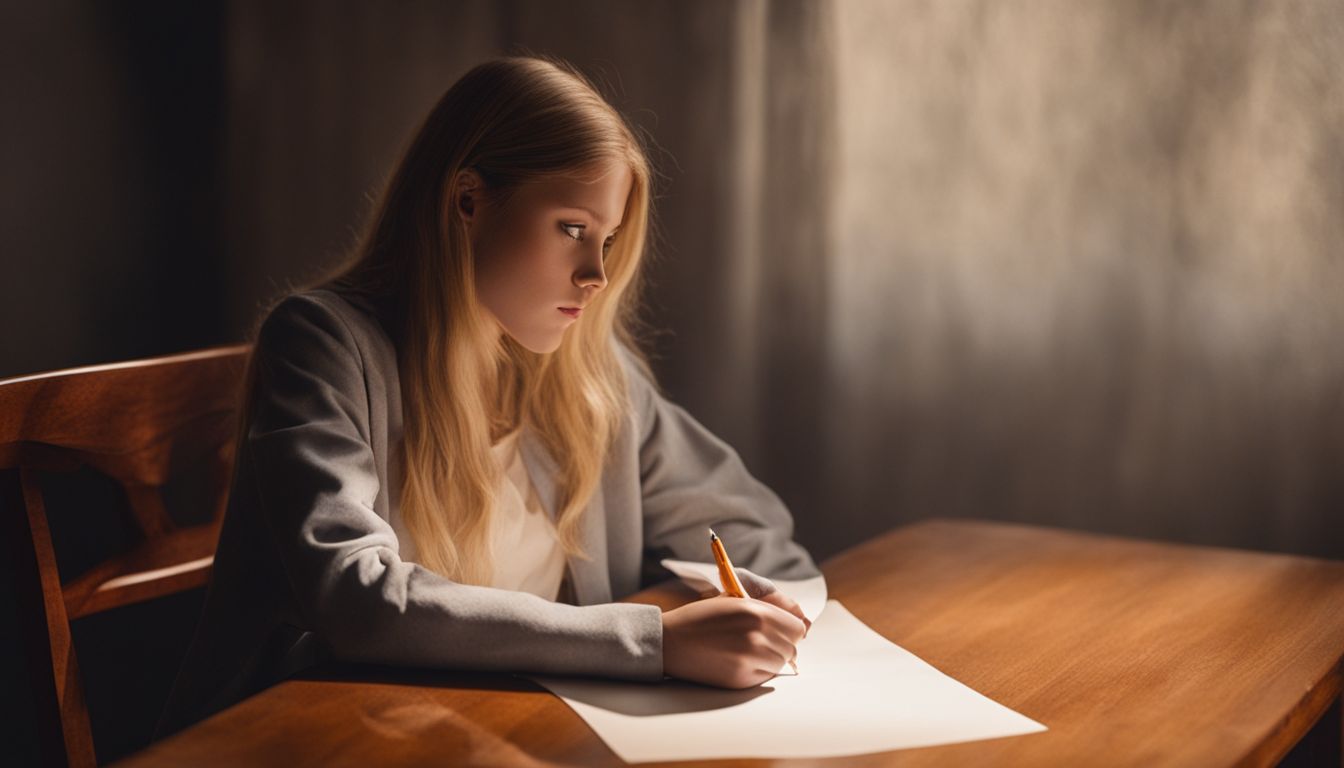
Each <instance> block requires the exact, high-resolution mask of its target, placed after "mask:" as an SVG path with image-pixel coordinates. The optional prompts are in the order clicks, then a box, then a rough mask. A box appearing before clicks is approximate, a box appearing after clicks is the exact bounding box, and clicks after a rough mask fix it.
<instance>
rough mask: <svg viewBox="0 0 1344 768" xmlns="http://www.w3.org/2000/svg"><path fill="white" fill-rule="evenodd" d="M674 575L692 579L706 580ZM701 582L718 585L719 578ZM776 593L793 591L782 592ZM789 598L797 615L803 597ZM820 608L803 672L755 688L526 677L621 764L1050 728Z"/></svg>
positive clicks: (799, 753)
mask: <svg viewBox="0 0 1344 768" xmlns="http://www.w3.org/2000/svg"><path fill="white" fill-rule="evenodd" d="M665 564H666V563H665ZM691 565H693V566H700V565H703V564H691ZM669 567H671V566H669ZM709 567H710V568H711V569H713V568H714V566H713V565H712V564H710V565H709ZM674 570H675V569H674ZM678 573H679V575H682V576H683V578H686V579H687V580H688V581H690V580H692V579H696V578H701V577H702V576H704V575H705V574H703V573H699V574H697V573H691V574H689V576H687V575H683V574H681V573H680V572H678ZM704 581H708V582H709V583H710V584H714V583H716V582H717V570H714V571H713V581H709V579H704ZM813 581H816V580H815V579H809V580H808V582H813ZM775 583H776V584H777V585H779V587H780V589H784V590H785V591H786V592H788V591H789V590H788V589H786V587H785V584H786V582H779V581H776V582H775ZM800 583H806V582H800ZM693 586H703V585H695V584H693ZM809 588H811V589H814V590H815V588H816V585H815V584H813V585H810V587H809ZM821 589H822V590H824V589H825V583H824V581H823V582H822V584H821ZM822 594H823V600H824V591H823V593H822ZM790 596H791V597H793V598H794V599H795V600H798V602H799V604H800V605H803V600H802V597H804V596H805V595H799V594H794V593H791V592H790ZM822 606H823V609H818V615H816V616H814V615H813V614H811V613H810V612H809V610H808V607H804V609H803V610H804V613H806V614H807V615H808V617H809V618H811V619H812V621H813V624H812V628H811V630H810V631H809V632H808V635H807V637H806V638H804V639H803V641H802V642H801V643H799V644H798V669H799V673H798V674H797V675H787V674H786V675H779V676H776V677H775V678H773V679H771V680H769V681H767V682H765V683H764V684H762V685H760V686H757V687H755V688H749V689H747V690H743V691H733V690H726V689H722V688H713V687H709V686H703V685H697V684H694V683H687V682H683V681H679V680H671V679H667V680H664V681H663V682H661V683H648V684H642V683H625V682H619V681H610V680H596V679H583V678H566V677H535V676H534V677H531V678H530V679H532V680H535V681H536V682H537V683H539V684H540V685H542V686H545V687H546V688H547V689H549V690H550V691H551V692H552V693H554V694H555V695H557V696H559V697H561V698H562V699H563V700H564V702H565V703H566V704H568V705H569V706H570V707H571V708H572V709H573V710H574V711H575V712H576V713H577V714H578V715H579V716H580V717H582V718H583V719H584V721H585V722H587V723H588V725H589V726H590V727H591V728H592V729H593V730H594V731H595V732H596V733H597V735H598V736H599V737H601V739H602V740H603V741H604V742H606V744H607V746H608V747H610V748H611V750H612V751H613V752H615V753H616V754H617V755H618V756H620V757H621V759H623V760H625V761H626V762H629V763H645V762H653V761H663V760H711V759H723V758H788V757H797V758H819V757H838V756H845V755H859V754H866V753H870V752H885V751H888V750H893V749H905V748H909V747H928V746H934V745H938V744H953V743H957V742H963V741H975V740H977V739H992V738H999V737H1004V736H1016V735H1021V734H1027V733H1037V732H1040V731H1044V730H1046V728H1045V726H1044V725H1041V724H1040V723H1038V722H1036V721H1034V720H1031V719H1030V718H1027V717H1025V716H1023V715H1020V714H1018V713H1016V712H1014V711H1013V710H1011V709H1008V708H1007V707H1004V706H1002V705H1001V704H998V703H997V702H994V701H992V700H990V699H988V698H986V697H985V696H982V695H980V694H979V693H976V692H975V691H973V690H971V689H970V688H967V687H966V686H964V685H962V684H961V683H959V682H957V681H956V680H953V679H952V678H950V677H948V676H947V675H944V674H943V673H941V672H939V671H938V670H937V669H934V668H933V667H932V666H930V665H929V664H927V663H925V662H924V661H922V660H921V659H919V658H918V657H917V656H915V655H914V654H912V653H910V652H909V651H906V650H905V649H903V648H901V647H900V646H898V645H896V644H894V643H892V642H890V641H889V640H887V639H886V638H884V637H882V636H881V635H879V634H878V633H876V632H874V631H873V630H872V629H870V628H869V627H868V626H867V625H865V624H864V623H863V622H861V621H859V620H858V619H857V618H855V617H854V616H853V615H852V614H851V613H850V612H849V611H848V610H847V609H846V608H845V607H844V606H843V605H841V604H840V603H839V602H838V601H835V600H830V601H828V602H823V603H822Z"/></svg>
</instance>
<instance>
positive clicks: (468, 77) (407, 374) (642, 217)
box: [323, 56, 652, 584]
mask: <svg viewBox="0 0 1344 768" xmlns="http://www.w3.org/2000/svg"><path fill="white" fill-rule="evenodd" d="M612 159H619V160H622V161H624V162H625V163H627V164H628V165H629V167H630V170H631V175H632V179H633V180H632V186H631V190H630V194H629V197H628V199H627V203H626V210H625V215H624V218H623V220H622V227H621V232H620V235H619V236H617V237H616V239H615V241H614V242H613V244H612V248H611V250H610V252H609V253H608V256H607V258H606V260H605V262H604V265H603V266H604V269H605V271H606V273H607V285H606V287H605V289H604V290H602V291H599V292H598V293H597V294H596V296H595V297H594V299H593V300H592V301H591V303H590V304H589V305H588V306H587V307H586V308H585V309H584V314H583V321H582V324H580V325H575V326H573V327H572V328H571V329H570V331H569V332H567V333H566V335H565V337H564V340H563V341H562V342H561V344H560V346H559V348H558V349H556V350H555V351H554V352H552V353H550V354H538V353H534V352H531V351H529V350H527V349H526V348H524V347H522V346H521V345H520V344H518V343H517V342H516V341H514V340H513V339H511V338H510V337H509V336H508V335H507V334H503V335H501V334H499V333H498V331H497V330H496V329H495V328H494V327H493V326H492V324H491V321H490V320H488V319H484V317H483V313H482V312H481V311H480V309H479V304H478V301H477V298H476V293H475V279H474V264H473V257H472V253H471V245H470V242H469V240H468V237H467V233H466V230H465V227H464V225H463V222H462V220H461V218H460V217H459V216H458V215H456V214H455V207H454V199H453V198H454V184H455V180H456V179H457V177H458V175H459V173H460V172H461V171H463V170H465V169H474V170H475V171H476V172H477V173H479V174H480V176H481V178H482V179H483V180H484V182H485V186H486V190H487V193H488V194H490V195H491V196H492V198H493V197H500V198H503V197H507V196H508V194H510V192H511V191H512V190H514V189H516V188H517V187H518V185H520V184H523V183H526V182H529V181H533V180H537V179H542V178H548V177H555V176H573V175H576V174H580V173H584V172H586V170H587V169H591V168H594V167H595V166H597V165H598V164H600V163H601V162H603V161H610V160H612ZM650 177H651V169H650V166H649V163H648V160H647V155H646V154H645V151H644V149H643V147H642V145H641V143H640V141H639V139H638V138H637V136H636V134H635V133H634V131H633V130H632V129H631V127H630V126H629V125H628V124H627V123H626V121H625V120H624V119H623V118H622V117H621V115H620V114H619V113H618V112H617V111H616V110H615V109H614V108H613V107H612V106H611V105H610V104H608V103H607V101H606V100H605V99H603V97H602V96H601V95H600V94H599V93H598V91H597V89H596V88H595V87H594V86H593V84H592V83H591V82H590V81H589V80H587V78H585V77H584V76H583V75H582V74H581V73H579V72H578V71H577V70H575V69H574V68H573V67H571V66H569V65H568V64H566V63H564V62H563V61H560V60H558V59H543V58H537V57H532V56H511V57H505V58H499V59H494V60H491V61H487V62H485V63H483V64H480V65H478V66H476V67H474V68H473V69H471V70H470V71H469V72H467V73H466V74H465V75H463V76H462V78H461V79H459V80H458V81H457V82H456V83H455V84H454V85H453V86H452V87H451V88H449V89H448V91H447V92H446V93H445V94H444V95H443V97H442V98H441V99H440V100H439V102H438V104H437V105H436V106H435V107H434V109H433V110H432V111H431V112H430V113H429V115H428V116H427V117H426V118H425V121H424V123H423V124H422V125H421V126H420V128H419V129H418V131H417V132H416V134H415V136H414V138H413V139H412V141H411V143H410V146H409V147H408V148H407V150H406V152H405V154H404V156H403V157H402V159H401V161H400V163H399V164H398V166H397V168H396V170H395V171H394V172H393V174H392V176H391V178H390V179H389V181H388V183H387V186H386V188H385V190H384V191H383V193H382V195H381V197H380V198H379V200H378V201H377V203H376V204H375V206H374V208H373V211H372V215H371V217H370V219H369V221H368V223H367V225H366V227H365V229H364V231H363V234H362V236H361V237H360V239H359V241H358V243H357V245H356V247H355V249H354V251H353V252H352V254H351V258H350V259H349V261H348V262H347V263H345V264H344V265H342V266H341V267H339V268H338V269H337V270H336V272H335V274H334V275H333V276H330V277H328V278H327V279H326V280H325V281H323V282H324V283H326V284H327V285H328V286H329V287H331V288H333V289H335V290H338V291H341V292H345V293H349V294H353V295H356V296H359V297H361V298H363V299H365V300H366V301H368V302H369V303H370V304H372V305H373V306H374V307H375V308H377V310H378V313H379V315H380V317H381V318H383V321H384V324H385V326H386V327H387V330H388V332H389V335H391V336H392V338H393V340H394V342H395V344H396V346H397V358H398V367H399V371H400V380H401V394H402V411H403V417H404V418H403V425H404V426H403V429H404V439H403V445H402V450H403V454H402V458H403V460H402V462H401V465H402V467H403V468H404V471H405V476H404V480H403V485H402V493H401V500H400V513H401V516H402V519H403V521H404V522H405V526H406V529H407V530H408V531H409V532H410V534H411V536H412V537H413V539H414V541H415V545H416V549H417V551H418V558H417V560H418V562H420V563H421V564H422V565H423V566H425V567H426V568H429V569H430V570H433V571H435V572H437V573H439V574H441V575H443V576H445V577H447V578H450V579H453V580H454V581H458V582H461V583H470V584H487V583H488V582H489V579H490V577H491V574H492V572H493V559H492V556H491V552H490V542H489V524H490V518H491V513H492V510H493V509H494V507H495V504H496V501H497V499H496V493H497V489H498V488H499V487H500V481H501V480H502V478H503V471H502V468H501V467H499V466H497V465H496V463H495V462H494V461H493V459H492V456H491V452H490V448H491V445H492V444H493V442H494V441H495V439H496V438H497V437H499V436H501V435H504V434H507V433H509V432H511V431H512V430H513V429H515V428H518V427H529V428H531V429H533V430H535V432H536V434H537V436H538V437H539V438H540V440H541V442H542V444H543V445H545V447H546V448H547V449H548V450H549V451H550V453H551V454H552V456H554V457H555V459H556V463H557V464H558V477H556V478H554V479H555V481H556V482H555V485H556V497H555V503H556V506H557V514H556V527H557V531H558V538H559V542H560V545H561V546H562V547H563V549H564V550H565V552H566V553H569V554H572V555H577V556H579V557H582V558H585V559H587V558H588V556H587V554H586V553H584V552H583V551H582V550H581V547H580V545H579V540H578V539H579V534H578V532H579V530H580V517H581V515H582V513H583V511H584V509H585V508H586V506H587V503H588V500H589V499H590V497H591V496H592V494H593V492H594V491H595V490H596V488H597V485H598V483H599V482H600V480H601V474H602V469H603V466H604V464H605V462H606V456H607V451H608V449H609V447H610V445H611V443H612V441H613V439H614V437H615V435H616V434H617V432H618V430H619V429H620V426H621V422H622V421H623V419H625V418H626V417H627V414H628V411H629V408H630V406H629V401H628V399H627V388H626V380H625V375H624V371H623V369H622V367H621V364H620V361H619V360H618V359H617V356H616V349H615V346H614V341H615V340H618V339H619V340H620V341H621V342H623V343H624V344H625V346H626V347H627V348H628V349H629V350H630V351H631V352H632V353H634V360H635V361H636V364H637V365H639V367H640V368H641V369H642V370H643V371H644V373H645V374H649V368H648V364H647V362H646V361H645V360H644V359H643V357H642V356H641V355H640V354H639V347H638V344H637V340H636V338H635V335H634V333H633V331H634V329H635V328H637V327H638V308H639V295H640V292H641V291H640V281H639V276H640V274H641V270H640V264H641V262H642V260H643V259H644V252H645V240H646V237H647V236H648V233H649V230H650V218H651V213H650V198H651V192H650ZM650 380H652V376H651V375H650ZM392 481H393V482H395V480H392Z"/></svg>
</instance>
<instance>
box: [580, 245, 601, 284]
mask: <svg viewBox="0 0 1344 768" xmlns="http://www.w3.org/2000/svg"><path fill="white" fill-rule="evenodd" d="M595 250H596V253H593V252H591V250H586V251H585V253H584V257H583V262H582V263H581V264H579V267H578V269H576V270H574V284H575V285H577V286H578V287H580V288H587V289H590V290H592V291H594V292H596V291H600V290H602V289H603V288H605V287H607V273H606V269H605V267H604V266H603V264H602V248H601V246H600V245H599V246H598V247H597V248H596V249H595Z"/></svg>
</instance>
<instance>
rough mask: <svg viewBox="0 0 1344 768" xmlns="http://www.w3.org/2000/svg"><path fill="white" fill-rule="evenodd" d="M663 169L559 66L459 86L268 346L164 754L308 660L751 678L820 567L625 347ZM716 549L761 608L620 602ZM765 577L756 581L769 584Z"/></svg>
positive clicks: (485, 70) (490, 71) (720, 600)
mask: <svg viewBox="0 0 1344 768" xmlns="http://www.w3.org/2000/svg"><path fill="white" fill-rule="evenodd" d="M649 182H650V169H649V164H648V161H647V159H646V156H645V153H644V152H643V150H642V148H641V146H640V144H639V142H638V141H637V140H636V138H635V135H634V133H633V132H632V131H631V129H630V128H629V126H628V125H627V124H626V123H625V121H624V120H623V119H622V118H621V116H620V115H619V114H618V113H617V112H616V111H615V110H614V109H613V108H612V107H611V106H610V105H609V104H608V103H607V102H606V101H605V100H604V99H603V98H602V97H601V96H600V95H599V94H598V93H597V91H596V90H595V89H594V88H593V87H592V85H591V84H590V83H589V82H588V81H586V80H585V79H584V78H583V77H582V76H581V75H580V74H579V73H577V72H576V71H575V70H573V69H572V68H570V67H569V66H567V65H565V64H563V63H562V62H558V61H550V60H542V59H537V58H523V57H511V58H503V59H498V60H494V61H489V62H487V63H484V64H482V65H480V66H477V67H476V68H474V69H472V70H471V71H470V72H468V73H467V74H466V75H464V76H463V77H462V79H461V80H459V81H458V82H457V83H456V84H455V85H453V87H452V88H450V89H449V90H448V92H447V93H446V94H445V95H444V96H443V98H442V99H441V100H440V101H439V103H438V105H437V106H435V108H434V110H433V111H432V112H431V113H430V114H429V116H428V118H427V119H426V120H425V122H424V124H423V125H422V126H421V128H420V130H419V132H418V133H417V134H416V136H415V138H414V139H413V141H412V143H411V145H410V147H409V149H408V150H407V152H406V155H405V157H404V158H403V159H402V160H401V162H400V164H399V166H398V168H397V170H396V171H395V173H394V174H393V176H392V178H391V179H390V181H389V183H388V187H387V189H386V190H385V192H384V194H383V196H382V198H381V200H380V201H379V203H378V205H377V206H376V208H375V211H374V215H373V217H372V218H371V221H370V223H369V226H368V228H367V231H366V232H365V234H364V236H363V238H362V240H361V242H360V244H359V246H358V247H357V249H356V251H355V253H354V258H353V260H352V261H351V262H350V263H349V264H347V265H345V266H344V267H342V268H341V269H340V270H339V271H338V272H337V274H336V275H335V276H334V277H332V278H330V279H328V280H327V281H325V282H324V283H322V284H321V285H320V286H319V287H317V288H314V289H309V290H306V291H302V292H299V293H295V294H293V295H291V296H289V297H287V298H286V299H284V300H283V301H281V302H280V303H279V304H278V305H276V306H275V307H274V308H273V309H272V310H271V312H270V313H269V315H268V316H267V317H266V318H265V320H264V322H263V323H262V325H261V328H260V330H259V332H258V334H257V339H256V343H255V346H254V349H253V354H252V360H251V364H250V372H249V375H248V382H249V383H248V386H247V393H248V395H247V398H246V400H247V402H245V404H244V408H243V410H242V417H241V420H240V434H239V440H238V451H237V454H236V456H237V458H236V465H235V470H234V477H233V485H232V490H231V494H230V498H229V505H228V511H227V513H226V515H225V520H224V525H223V529H222V532H221V535H220V540H219V545H218V550H217V553H216V559H215V567H214V574H213V577H212V581H211V586H210V589H209V594H208V597H207V600H206V605H205V610H204V614H203V616H202V619H201V624H200V626H199V627H198V630H197V633H196V637H195V639H194V640H193V642H192V645H191V648H190V649H189V651H188V654H187V658H186V660H185V662H184V664H183V667H182V670H181V672H180V673H179V675H178V679H177V682H176V685H175V687H174V690H173V693H172V695H171V697H170V700H169V703H168V707H167V710H166V711H165V713H164V717H163V720H162V721H161V722H160V726H159V733H160V735H163V734H166V733H168V732H171V731H173V730H176V729H178V728H181V727H183V726H184V725H187V724H189V723H191V722H193V721H195V720H198V719H200V718H202V717H204V716H205V715H207V714H210V713H212V712H214V711H216V710H219V709H221V708H223V707H225V706H227V705H229V704H231V703H233V702H235V701H237V700H238V699H240V698H243V697H244V696H246V695H249V694H251V693H253V692H255V691H257V690H260V689H261V688H264V687H266V686H268V685H271V684H273V683H275V682H277V681H279V680H281V679H282V678H284V677H285V676H287V675H289V674H292V673H293V672H295V671H297V670H299V669H301V668H303V667H306V666H308V665H311V664H313V663H316V662H318V661H321V660H323V659H329V658H330V659H337V660H343V661H356V662H372V663H380V664H396V665H419V666H428V667H441V668H455V669H474V670H506V671H516V672H532V673H542V674H557V673H558V674H576V675H604V676H614V677H619V678H624V679H630V680H646V681H656V680H660V679H662V678H663V677H664V676H665V675H667V676H672V677H677V678H682V679H686V680H692V681H697V682H701V683H705V684H708V685H715V686H723V687H731V688H742V687H747V686H752V685H756V684H758V683H760V682H762V681H763V680H766V679H768V678H769V677H771V676H772V675H773V673H774V671H776V670H778V669H779V668H780V667H781V666H782V665H783V664H784V663H785V662H787V661H789V660H791V659H792V658H793V655H794V647H795V645H796V643H797V642H798V640H799V639H801V638H802V637H803V635H804V633H805V631H806V619H805V618H804V617H803V615H802V612H801V610H799V608H798V606H797V605H796V604H794V603H793V601H792V600H790V599H788V598H787V597H785V596H784V595H783V594H782V593H781V592H779V591H778V590H776V589H775V588H774V585H773V584H772V583H771V582H770V581H769V580H768V579H767V578H764V577H766V576H772V577H777V578H790V579H801V578H807V577H811V576H815V575H817V573H818V571H817V568H816V566H815V564H814V563H813V562H812V559H811V558H810V557H809V556H808V554H807V552H806V551H804V550H803V549H802V548H801V547H800V546H798V545H797V544H796V543H794V542H793V541H792V540H791V534H792V528H793V521H792V519H791V518H790V516H789V513H788V510H787V509H785V507H784V505H783V504H782V503H781V502H780V500H779V498H778V497H777V496H776V495H775V494H774V493H772V492H771V491H770V490H769V489H768V488H766V487H765V486H763V485H762V484H761V483H759V482H758V481H756V480H755V479H754V478H753V477H752V476H751V475H750V474H748V472H747V470H746V469H745V467H744V466H743V464H742V462H741V460H740V459H739V458H738V456H737V454H736V453H735V452H734V451H733V450H732V449H731V448H730V447H729V446H727V445H726V444H724V443H723V442H722V441H721V440H719V439H718V438H717V437H715V436H714V435H712V434H711V433H710V432H708V431H707V430H706V429H705V428H704V427H703V426H701V425H700V424H699V423H697V422H696V421H695V420H694V419H693V418H692V417H691V416H690V415H688V414H687V413H686V412H685V411H684V410H682V409H681V408H679V407H677V406H676V405H674V404H672V403H670V402H668V401H667V400H666V399H664V398H663V397H662V395H661V394H660V393H659V391H658V389H657V387H656V385H655V384H654V382H653V377H652V375H651V373H650V371H649V368H648V365H647V363H645V362H644V360H643V359H642V358H641V357H640V356H639V354H638V352H637V349H636V346H635V344H634V342H633V338H632V335H631V332H630V326H631V324H632V323H633V322H634V319H635V316H636V310H637V304H636V294H637V290H636V285H637V278H638V276H639V270H640V263H641V261H642V259H643V255H644V248H645V236H646V232H647V231H648V226H649V204H650V203H649V201H650V189H649ZM711 525H712V526H714V527H715V528H716V529H717V530H718V532H719V534H720V535H721V536H722V537H723V539H724V541H725V542H726V543H727V544H728V545H729V547H730V549H731V552H732V555H733V557H734V558H735V560H736V561H737V563H738V564H739V565H742V566H745V567H744V568H739V572H740V574H741V576H742V580H743V582H744V585H745V586H746V587H747V589H748V591H749V592H750V593H751V594H752V596H753V597H754V598H757V599H750V600H741V599H734V598H727V597H716V598H711V599H703V600H700V601H697V602H693V603H691V604H689V605H686V606H683V607H681V608H677V609H675V610H671V611H667V612H662V611H660V609H659V608H657V607H656V606H650V605H640V604H633V603H613V602H612V600H613V599H615V598H619V597H622V596H625V595H628V594H630V593H632V592H635V591H637V590H639V589H640V588H642V587H644V586H646V585H648V584H650V583H652V582H654V581H656V580H661V579H663V578H666V577H667V576H668V574H667V573H666V571H662V570H661V569H660V568H659V566H658V565H657V562H658V560H659V559H660V558H662V557H667V556H672V557H677V558H680V559H686V560H698V561H709V560H711V559H712V558H711V557H710V549H709V542H708V535H707V533H706V528H707V527H708V526H711ZM757 574H761V575H757Z"/></svg>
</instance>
